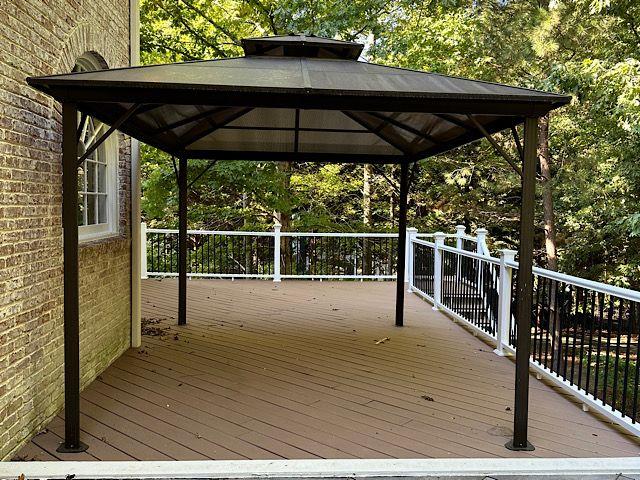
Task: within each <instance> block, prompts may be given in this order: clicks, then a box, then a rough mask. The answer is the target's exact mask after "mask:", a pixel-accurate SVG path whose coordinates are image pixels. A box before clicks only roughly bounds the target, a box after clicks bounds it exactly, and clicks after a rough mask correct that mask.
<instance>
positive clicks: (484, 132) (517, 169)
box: [467, 115, 522, 177]
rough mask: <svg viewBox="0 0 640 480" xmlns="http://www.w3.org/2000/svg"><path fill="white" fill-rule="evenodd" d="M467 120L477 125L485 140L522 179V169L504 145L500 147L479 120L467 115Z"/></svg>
mask: <svg viewBox="0 0 640 480" xmlns="http://www.w3.org/2000/svg"><path fill="white" fill-rule="evenodd" d="M467 118H468V119H469V120H470V121H471V123H473V124H474V125H475V127H476V128H477V129H478V131H480V133H482V135H483V136H484V138H486V139H487V140H489V143H490V144H491V145H492V146H493V148H494V149H495V150H496V151H497V152H498V153H499V154H500V155H502V158H504V159H505V160H506V161H507V163H508V164H509V165H511V168H513V169H514V170H515V172H516V173H517V174H518V175H520V177H522V169H521V168H520V167H519V166H518V164H517V163H516V162H515V160H513V158H511V155H509V153H508V152H507V151H506V150H505V149H504V148H503V147H502V145H500V144H499V143H498V142H496V140H495V138H493V137H492V136H491V134H490V133H489V132H487V130H486V129H485V128H484V127H483V126H482V124H481V123H480V122H478V120H476V119H475V118H474V117H473V116H472V115H467Z"/></svg>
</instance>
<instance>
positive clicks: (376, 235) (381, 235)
mask: <svg viewBox="0 0 640 480" xmlns="http://www.w3.org/2000/svg"><path fill="white" fill-rule="evenodd" d="M147 233H169V234H172V233H175V234H177V233H178V230H177V229H173V228H147ZM187 234H189V235H237V236H243V235H244V236H253V237H257V236H261V237H273V236H275V232H274V231H270V232H251V231H243V230H197V229H196V230H187ZM280 236H281V237H343V238H398V234H397V233H370V232H366V233H365V232H362V233H357V232H280Z"/></svg>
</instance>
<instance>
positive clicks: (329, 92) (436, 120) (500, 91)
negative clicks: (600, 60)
mask: <svg viewBox="0 0 640 480" xmlns="http://www.w3.org/2000/svg"><path fill="white" fill-rule="evenodd" d="M243 47H244V50H245V56H244V57H240V58H230V59H221V60H205V61H195V62H184V63H174V64H165V65H150V66H143V67H129V68H120V69H110V70H99V71H94V72H83V73H70V74H63V75H52V76H45V77H36V78H29V79H28V82H29V84H30V85H32V86H34V87H35V88H37V89H39V90H41V91H43V92H45V93H48V94H49V95H52V96H53V97H54V98H56V99H58V100H62V101H69V102H75V103H77V107H78V109H79V110H80V111H82V112H85V113H87V114H90V115H93V116H95V117H97V118H98V119H100V120H102V121H103V122H105V123H107V124H110V125H113V124H118V128H119V129H120V130H121V131H123V132H125V133H127V134H130V135H132V136H134V137H137V138H139V139H140V140H143V141H145V142H146V143H148V144H150V145H153V146H156V147H159V148H161V149H162V150H165V151H167V152H169V153H172V154H174V155H177V156H187V157H189V158H215V159H233V158H241V159H272V160H292V161H361V162H367V163H399V162H405V161H415V160H418V159H421V158H425V157H428V156H431V155H435V154H438V153H441V152H444V151H447V150H449V149H451V148H454V147H457V146H459V145H463V144H466V143H469V142H471V141H474V140H476V139H478V138H481V137H482V136H483V132H481V131H480V130H479V129H478V124H480V125H481V126H482V127H484V129H485V131H486V132H488V133H494V132H496V131H499V130H502V129H504V128H508V127H511V126H514V125H517V124H519V123H521V122H522V121H523V119H524V118H525V117H526V116H541V115H544V114H546V113H547V112H549V111H550V110H552V109H554V108H557V107H559V106H561V105H563V104H566V103H568V102H569V100H570V97H567V96H564V95H557V94H554V93H547V92H542V91H537V90H531V89H526V88H519V87H512V86H508V85H501V84H495V83H489V82H483V81H478V80H469V79H464V78H457V77H450V76H445V75H440V74H435V73H428V72H423V71H416V70H407V69H402V68H395V67H389V66H383V65H377V64H373V63H368V62H362V61H357V58H358V56H359V55H360V53H361V51H362V45H361V44H357V43H353V42H342V41H338V40H332V39H326V38H321V37H313V36H304V35H297V36H282V37H267V38H251V39H245V40H244V41H243ZM136 106H137V107H136ZM134 108H135V110H134ZM127 113H128V115H127ZM470 116H473V118H470ZM123 118H124V120H123Z"/></svg>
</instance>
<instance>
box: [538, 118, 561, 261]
mask: <svg viewBox="0 0 640 480" xmlns="http://www.w3.org/2000/svg"><path fill="white" fill-rule="evenodd" d="M539 125H540V126H539V136H538V138H539V140H538V160H539V162H540V173H541V174H542V208H543V212H544V246H545V250H546V253H547V268H548V269H549V270H553V271H554V272H555V271H557V270H558V253H557V248H556V228H555V216H554V213H553V183H552V180H551V155H550V154H549V115H547V116H545V117H542V118H541V119H540V124H539Z"/></svg>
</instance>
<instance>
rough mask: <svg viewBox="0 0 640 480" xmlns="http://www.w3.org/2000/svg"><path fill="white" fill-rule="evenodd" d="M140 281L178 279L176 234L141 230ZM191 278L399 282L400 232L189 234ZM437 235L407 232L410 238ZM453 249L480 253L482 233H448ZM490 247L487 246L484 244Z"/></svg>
mask: <svg viewBox="0 0 640 480" xmlns="http://www.w3.org/2000/svg"><path fill="white" fill-rule="evenodd" d="M140 234H141V236H142V238H141V244H142V255H141V262H142V265H141V271H142V277H143V278H147V277H149V276H152V277H171V276H177V275H178V230H175V229H166V228H147V226H146V224H145V223H142V225H141V228H140ZM187 234H188V252H187V265H188V273H187V275H188V276H189V277H205V278H207V277H208V278H231V279H234V278H271V279H273V281H274V282H280V281H281V280H283V279H294V278H298V279H319V280H323V279H351V280H356V279H357V280H392V279H395V267H396V258H397V242H398V234H397V233H334V232H332V233H315V232H283V231H281V226H280V225H279V224H276V225H274V228H273V230H271V231H267V232H245V231H220V230H188V231H187ZM432 237H433V234H429V233H418V231H417V230H416V229H414V228H409V229H407V249H410V248H411V239H412V238H432ZM444 238H445V239H447V241H449V242H450V243H451V244H460V245H462V244H463V243H464V244H466V245H472V246H473V249H477V248H481V247H480V245H482V244H483V243H484V237H482V231H479V234H478V237H472V236H469V235H466V234H464V232H463V231H460V230H458V232H457V233H454V234H446V235H444ZM485 246H486V245H485ZM410 258H411V255H407V259H406V263H405V267H406V268H405V272H406V273H405V282H408V281H409V278H410V276H411V267H412V263H411V262H410V261H409V259H410Z"/></svg>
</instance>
